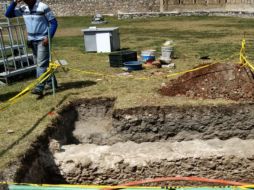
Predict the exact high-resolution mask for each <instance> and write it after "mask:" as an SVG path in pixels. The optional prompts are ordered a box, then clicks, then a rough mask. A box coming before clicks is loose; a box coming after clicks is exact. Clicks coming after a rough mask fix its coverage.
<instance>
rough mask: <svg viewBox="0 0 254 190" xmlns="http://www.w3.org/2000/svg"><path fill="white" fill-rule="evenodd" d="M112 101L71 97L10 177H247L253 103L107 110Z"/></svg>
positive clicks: (96, 180) (251, 174)
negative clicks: (71, 101) (70, 101)
mask: <svg viewBox="0 0 254 190" xmlns="http://www.w3.org/2000/svg"><path fill="white" fill-rule="evenodd" d="M114 101H115V100H114V99H108V98H100V99H91V100H78V101H76V102H73V103H71V104H70V105H68V106H66V107H65V108H64V109H63V110H62V111H61V112H60V113H59V117H58V119H57V120H56V121H54V123H53V125H52V126H51V127H49V128H48V129H47V130H46V131H45V133H44V134H43V135H42V137H41V138H40V139H38V141H37V142H36V143H35V144H34V146H33V149H34V151H33V152H32V153H29V152H28V153H27V154H28V155H27V156H26V157H25V158H26V159H24V160H22V165H21V167H20V168H19V170H18V172H17V174H16V179H15V181H18V182H30V183H31V182H33V183H72V184H76V183H82V184H120V183H123V182H127V181H134V180H138V179H144V178H151V177H162V176H177V175H180V176H200V177H208V178H209V177H210V178H223V179H228V180H236V181H246V182H251V179H253V178H254V162H253V161H254V151H253V150H252V149H253V148H252V147H253V145H254V140H253V139H254V136H253V135H254V117H253V116H254V105H252V104H235V105H217V106H215V105H214V106H213V105H211V106H208V105H207V106H166V107H136V108H130V109H114ZM35 150H36V151H35ZM31 163H32V164H31ZM252 182H253V181H252Z"/></svg>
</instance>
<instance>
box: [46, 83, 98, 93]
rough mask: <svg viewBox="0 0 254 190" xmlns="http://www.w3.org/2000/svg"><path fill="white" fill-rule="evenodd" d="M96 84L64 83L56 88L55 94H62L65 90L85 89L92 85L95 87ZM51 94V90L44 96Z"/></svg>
mask: <svg viewBox="0 0 254 190" xmlns="http://www.w3.org/2000/svg"><path fill="white" fill-rule="evenodd" d="M96 84H97V83H96V82H94V81H76V82H66V83H61V84H60V86H59V87H58V88H57V90H56V92H62V91H65V90H70V89H75V88H76V89H77V88H86V87H89V86H92V85H96ZM51 94H52V89H49V91H48V92H46V93H45V94H44V96H48V95H51Z"/></svg>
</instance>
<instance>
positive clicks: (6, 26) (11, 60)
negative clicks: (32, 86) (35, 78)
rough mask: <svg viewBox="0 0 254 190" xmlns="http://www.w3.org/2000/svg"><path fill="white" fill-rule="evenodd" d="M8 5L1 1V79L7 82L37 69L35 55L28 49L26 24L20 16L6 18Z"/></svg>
mask: <svg viewBox="0 0 254 190" xmlns="http://www.w3.org/2000/svg"><path fill="white" fill-rule="evenodd" d="M7 7H8V4H7V3H0V80H3V81H4V82H5V83H6V84H8V78H10V77H12V76H16V75H22V74H24V73H26V72H31V71H33V70H35V69H36V64H35V63H34V58H33V55H32V54H30V53H28V51H27V47H26V40H25V37H24V36H25V35H24V31H25V27H24V24H23V23H21V22H20V20H19V18H13V19H8V18H6V17H5V16H4V13H5V11H6V9H7Z"/></svg>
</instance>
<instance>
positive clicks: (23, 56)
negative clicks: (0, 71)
mask: <svg viewBox="0 0 254 190" xmlns="http://www.w3.org/2000/svg"><path fill="white" fill-rule="evenodd" d="M32 57H33V55H32V54H28V56H27V55H21V56H15V57H9V58H7V59H5V60H4V59H1V60H0V65H4V63H7V62H10V61H20V60H22V61H23V60H25V59H27V58H32Z"/></svg>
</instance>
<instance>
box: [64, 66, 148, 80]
mask: <svg viewBox="0 0 254 190" xmlns="http://www.w3.org/2000/svg"><path fill="white" fill-rule="evenodd" d="M66 68H67V69H69V70H72V71H76V72H79V73H84V74H88V75H96V76H103V77H111V78H119V77H120V76H116V75H108V74H104V73H98V72H93V71H84V70H80V69H75V68H72V67H66ZM128 78H132V79H136V80H148V79H149V78H147V77H128Z"/></svg>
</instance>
